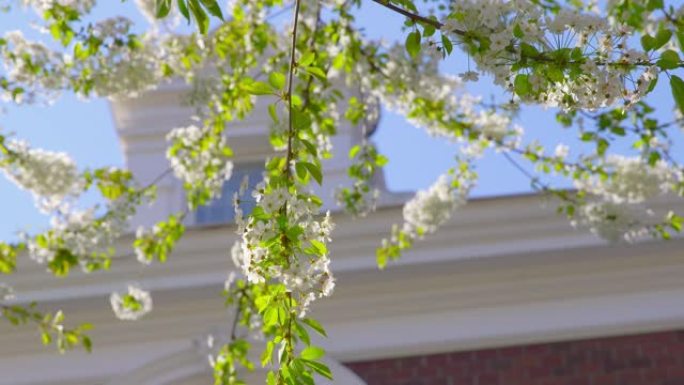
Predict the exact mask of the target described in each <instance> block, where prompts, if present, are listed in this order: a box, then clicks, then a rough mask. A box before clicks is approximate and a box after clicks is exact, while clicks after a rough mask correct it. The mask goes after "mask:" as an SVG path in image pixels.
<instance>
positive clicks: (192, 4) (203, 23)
mask: <svg viewBox="0 0 684 385" xmlns="http://www.w3.org/2000/svg"><path fill="white" fill-rule="evenodd" d="M188 6H189V8H190V12H192V16H193V17H194V19H195V22H196V23H197V28H199V31H200V33H201V34H205V33H207V31H208V30H209V17H207V13H206V12H204V9H203V8H202V6H201V5H200V4H199V2H198V0H188Z"/></svg>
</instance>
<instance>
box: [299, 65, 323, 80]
mask: <svg viewBox="0 0 684 385" xmlns="http://www.w3.org/2000/svg"><path fill="white" fill-rule="evenodd" d="M303 68H304V71H306V72H307V73H309V74H311V75H313V76H315V77H317V78H319V79H321V80H323V81H326V80H328V75H326V74H325V72H324V71H323V70H322V69H320V68H318V67H303Z"/></svg>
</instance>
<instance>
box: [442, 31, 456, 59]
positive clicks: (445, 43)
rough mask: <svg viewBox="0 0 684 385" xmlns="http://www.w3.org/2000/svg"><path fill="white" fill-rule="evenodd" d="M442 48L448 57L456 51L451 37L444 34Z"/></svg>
mask: <svg viewBox="0 0 684 385" xmlns="http://www.w3.org/2000/svg"><path fill="white" fill-rule="evenodd" d="M442 47H444V50H445V51H446V54H447V55H450V54H451V51H453V50H454V45H453V44H452V43H451V40H449V37H448V36H447V35H444V34H442Z"/></svg>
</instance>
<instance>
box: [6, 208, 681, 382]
mask: <svg viewBox="0 0 684 385" xmlns="http://www.w3.org/2000/svg"><path fill="white" fill-rule="evenodd" d="M540 202H541V201H540V198H539V197H538V196H534V195H525V196H513V197H500V198H488V199H479V200H473V201H472V202H470V203H469V205H467V206H465V207H464V208H463V209H462V210H460V211H459V212H457V213H456V215H455V216H454V219H453V220H452V221H450V222H449V223H448V224H447V225H446V226H444V227H443V228H442V229H441V230H440V231H439V232H438V233H436V234H434V235H432V236H430V237H429V238H428V239H426V240H424V241H420V242H417V243H416V247H415V249H414V250H413V251H411V252H409V253H407V254H406V255H405V256H404V257H403V258H402V259H401V260H400V261H397V262H394V263H391V264H390V266H389V267H388V269H387V270H386V271H383V272H379V271H378V270H377V267H376V266H375V260H374V251H375V247H377V245H378V244H379V240H380V239H381V238H382V237H384V236H386V235H387V234H388V232H389V229H390V227H391V225H392V223H399V222H400V220H401V206H399V205H391V206H385V207H382V208H381V209H379V210H378V212H377V213H375V214H374V215H372V216H369V217H368V218H363V219H352V218H350V217H348V216H345V215H336V216H335V221H336V223H337V228H336V230H335V236H334V241H333V243H332V245H331V255H332V259H333V269H334V271H335V273H336V277H337V279H338V287H337V288H336V292H335V294H334V295H333V297H331V298H329V299H325V300H321V301H319V302H317V303H316V304H315V307H314V314H315V316H316V317H317V318H320V319H321V321H322V322H323V323H324V324H325V325H327V327H328V331H329V334H330V336H331V338H330V339H329V340H326V341H321V343H322V344H324V345H326V346H327V347H328V349H329V350H330V352H331V354H332V356H333V357H334V358H337V359H340V360H343V361H349V360H360V359H375V358H386V357H394V356H403V355H411V354H422V353H435V352H441V351H453V350H467V349H478V348H484V347H492V346H504V345H514V344H523V343H530V342H545V341H558V340H564V339H576V338H584V337H593V336H606V335H616V334H623V333H639V332H648V331H657V330H665V329H673V328H682V327H684V310H682V309H684V281H682V279H681V277H682V276H684V253H683V252H682V250H683V246H684V240H673V241H669V242H642V243H637V244H633V245H618V246H607V245H605V244H604V243H603V242H601V241H599V240H597V239H596V238H595V237H593V236H592V235H590V234H587V233H586V232H583V231H579V230H574V229H572V228H571V227H570V226H569V225H568V223H567V221H566V219H565V218H563V217H561V216H558V215H556V214H555V211H554V210H553V209H552V208H542V207H541V206H540ZM663 204H664V205H665V204H667V202H664V203H663ZM235 237H236V235H235V234H234V228H232V227H231V226H215V227H204V228H195V229H190V230H189V231H188V233H187V235H186V237H185V238H184V240H183V241H182V242H181V243H180V244H179V246H178V249H177V250H176V252H175V253H174V255H173V256H172V257H171V258H170V261H169V262H168V263H167V264H165V265H161V266H153V267H147V268H143V267H141V266H140V265H139V264H138V263H137V261H135V258H133V257H132V256H130V255H128V256H121V257H118V258H116V259H115V260H114V263H113V268H112V271H110V272H106V273H101V274H91V275H85V274H75V275H74V276H73V277H70V278H69V279H66V280H57V279H54V278H51V277H49V276H48V275H47V274H46V273H44V271H43V268H42V267H40V266H36V265H35V264H32V263H27V262H26V261H25V260H24V261H22V262H21V264H20V267H19V268H20V273H19V274H17V275H14V276H10V277H9V278H10V282H9V283H10V284H12V285H13V286H15V287H16V288H17V290H18V292H19V293H20V299H23V300H39V301H40V302H42V303H43V305H44V306H48V307H52V308H54V307H60V308H63V309H65V310H66V311H67V314H68V316H69V318H70V319H74V320H79V321H88V322H93V323H94V324H95V325H96V328H97V329H96V331H95V332H94V337H95V343H96V352H97V348H98V346H99V347H101V349H105V350H106V349H114V348H117V349H118V348H121V349H125V348H126V346H132V345H135V344H139V343H143V342H144V343H149V344H152V345H154V344H157V343H161V342H163V341H170V340H175V341H183V340H185V341H189V340H191V339H192V338H196V337H198V336H199V335H201V334H202V333H204V332H206V331H207V330H209V329H211V328H213V327H216V326H217V325H226V324H227V323H228V322H229V321H228V320H229V314H228V313H227V311H226V310H224V309H223V308H222V299H221V298H220V294H219V293H220V291H221V288H222V285H223V279H224V277H225V276H226V274H227V270H228V269H229V266H230V258H229V255H228V254H229V248H230V246H231V244H232V243H233V241H234V240H235ZM130 242H131V238H130V237H127V238H124V239H122V240H121V246H122V247H123V248H124V249H125V245H127V244H130ZM131 279H134V280H136V281H138V282H140V283H141V284H142V285H143V286H145V287H148V288H150V289H151V290H152V292H153V298H154V301H155V311H154V312H153V313H152V314H151V315H150V316H149V317H146V318H145V319H143V320H142V321H141V322H137V323H122V322H121V321H117V320H115V319H114V317H113V316H112V314H111V311H110V309H109V307H108V303H107V296H108V294H109V292H110V291H111V290H113V289H120V288H122V287H123V285H124V284H125V283H126V282H128V281H129V280H131ZM0 333H1V334H2V340H3V349H2V350H1V351H0V369H2V367H3V365H6V364H7V362H12V361H11V360H10V361H6V359H9V358H8V357H9V356H15V355H22V356H24V357H28V358H26V359H30V357H32V356H33V355H34V354H37V350H36V343H37V336H36V335H35V333H34V332H33V331H32V330H30V329H26V328H22V329H16V330H15V329H8V328H7V327H5V326H0ZM152 345H150V346H152ZM151 351H156V350H154V349H152V350H151ZM95 354H96V355H97V353H95ZM94 357H96V356H94ZM46 359H47V358H46ZM0 384H3V383H2V382H1V381H0ZM3 385H4V384H3Z"/></svg>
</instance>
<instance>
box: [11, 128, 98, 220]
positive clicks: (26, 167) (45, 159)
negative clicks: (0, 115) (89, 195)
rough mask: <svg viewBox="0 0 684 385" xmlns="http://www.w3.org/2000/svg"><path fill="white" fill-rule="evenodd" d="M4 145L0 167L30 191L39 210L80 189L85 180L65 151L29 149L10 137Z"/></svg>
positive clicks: (56, 205) (53, 206)
mask: <svg viewBox="0 0 684 385" xmlns="http://www.w3.org/2000/svg"><path fill="white" fill-rule="evenodd" d="M5 146H6V148H7V151H8V156H7V157H6V158H5V159H3V160H2V161H0V168H1V169H2V171H3V173H4V174H5V176H6V177H7V178H8V179H9V180H10V181H12V182H14V183H15V184H16V185H17V186H19V187H21V188H23V189H25V190H27V191H30V192H31V194H32V195H33V197H34V199H35V201H36V205H37V206H38V208H39V209H40V210H41V211H43V212H46V213H48V212H51V211H53V210H55V209H57V208H58V206H59V205H60V204H62V203H63V202H64V200H65V199H67V198H73V197H76V196H78V195H80V194H81V193H82V192H83V189H84V187H85V180H84V179H83V177H82V176H81V174H80V173H79V172H78V169H77V167H76V163H75V162H74V161H73V159H71V158H70V157H69V156H68V155H67V154H66V153H63V152H53V151H46V150H43V149H38V148H32V147H30V146H29V145H28V143H26V142H24V141H19V140H12V139H11V140H8V141H7V142H6V143H5Z"/></svg>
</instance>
